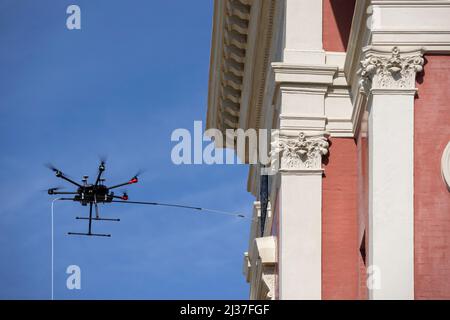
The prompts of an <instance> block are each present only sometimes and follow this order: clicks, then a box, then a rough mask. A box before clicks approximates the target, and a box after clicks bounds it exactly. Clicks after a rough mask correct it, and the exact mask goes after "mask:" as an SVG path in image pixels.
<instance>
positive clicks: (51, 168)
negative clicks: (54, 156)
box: [45, 163, 62, 177]
mask: <svg viewBox="0 0 450 320" xmlns="http://www.w3.org/2000/svg"><path fill="white" fill-rule="evenodd" d="M45 166H46V167H47V168H48V169H50V170H52V171H53V172H54V173H55V174H56V176H57V177H59V176H61V175H62V172H61V170H59V169H58V168H56V167H55V166H54V165H53V164H51V163H46V164H45Z"/></svg>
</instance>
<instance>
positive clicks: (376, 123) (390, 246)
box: [359, 47, 424, 299]
mask: <svg viewBox="0 0 450 320" xmlns="http://www.w3.org/2000/svg"><path fill="white" fill-rule="evenodd" d="M412 52H413V53H414V54H412ZM421 52H422V51H421V49H416V50H411V51H409V52H407V53H402V52H400V50H399V49H398V48H396V47H394V48H392V50H391V53H389V51H381V50H379V49H378V50H374V49H373V48H368V49H366V50H365V51H364V54H365V56H364V58H363V60H362V62H361V66H362V67H361V70H360V72H359V73H360V75H361V77H362V85H363V87H364V90H365V91H366V94H368V95H369V103H368V105H369V108H368V110H369V119H368V120H369V132H368V142H369V267H370V266H372V267H373V268H374V269H373V270H376V271H377V272H378V273H377V274H376V275H372V277H378V278H377V281H378V283H379V287H372V288H369V297H370V298H371V299H414V181H413V180H414V151H413V150H414V96H415V93H416V89H415V78H416V73H417V72H420V71H422V65H423V63H424V60H423V58H422V54H421ZM398 154H401V155H402V156H401V157H398V156H394V155H398Z"/></svg>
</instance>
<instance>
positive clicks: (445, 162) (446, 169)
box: [441, 142, 450, 191]
mask: <svg viewBox="0 0 450 320" xmlns="http://www.w3.org/2000/svg"><path fill="white" fill-rule="evenodd" d="M441 171H442V178H443V179H444V182H445V183H446V184H447V188H448V190H449V191H450V142H449V143H448V144H447V147H445V149H444V153H443V154H442V159H441Z"/></svg>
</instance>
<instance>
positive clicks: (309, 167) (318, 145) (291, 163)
mask: <svg viewBox="0 0 450 320" xmlns="http://www.w3.org/2000/svg"><path fill="white" fill-rule="evenodd" d="M328 136H329V134H328V133H323V134H321V135H309V136H308V135H307V134H306V133H305V132H303V131H300V132H298V134H297V135H294V136H293V135H288V134H287V133H283V132H282V131H281V134H280V131H275V132H274V134H273V137H274V140H273V141H272V144H271V145H272V148H271V158H272V168H273V169H274V170H276V169H277V168H279V169H280V170H288V171H290V170H294V171H295V170H306V171H313V170H322V157H323V156H326V155H327V154H328V148H329V146H330V145H329V143H328Z"/></svg>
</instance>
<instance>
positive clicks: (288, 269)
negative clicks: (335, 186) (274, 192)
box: [272, 131, 329, 300]
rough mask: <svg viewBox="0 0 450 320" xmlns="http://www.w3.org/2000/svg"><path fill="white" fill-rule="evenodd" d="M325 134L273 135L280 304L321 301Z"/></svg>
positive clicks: (281, 132)
mask: <svg viewBox="0 0 450 320" xmlns="http://www.w3.org/2000/svg"><path fill="white" fill-rule="evenodd" d="M327 137H328V136H327V135H326V134H314V135H307V134H306V133H305V132H302V131H300V132H298V133H297V135H295V134H294V133H293V132H292V131H280V132H277V134H276V137H275V138H274V142H273V143H272V154H273V155H277V156H278V160H277V159H275V160H274V164H273V166H274V167H275V168H276V169H278V170H279V174H278V175H279V176H278V179H279V190H280V191H279V200H278V204H279V206H280V208H279V212H280V217H279V241H280V243H279V295H280V299H284V300H286V299H321V295H322V290H321V288H322V268H321V266H322V261H321V260H322V164H321V163H322V157H323V156H325V155H326V154H327V153H328V146H329V145H328V141H327Z"/></svg>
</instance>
